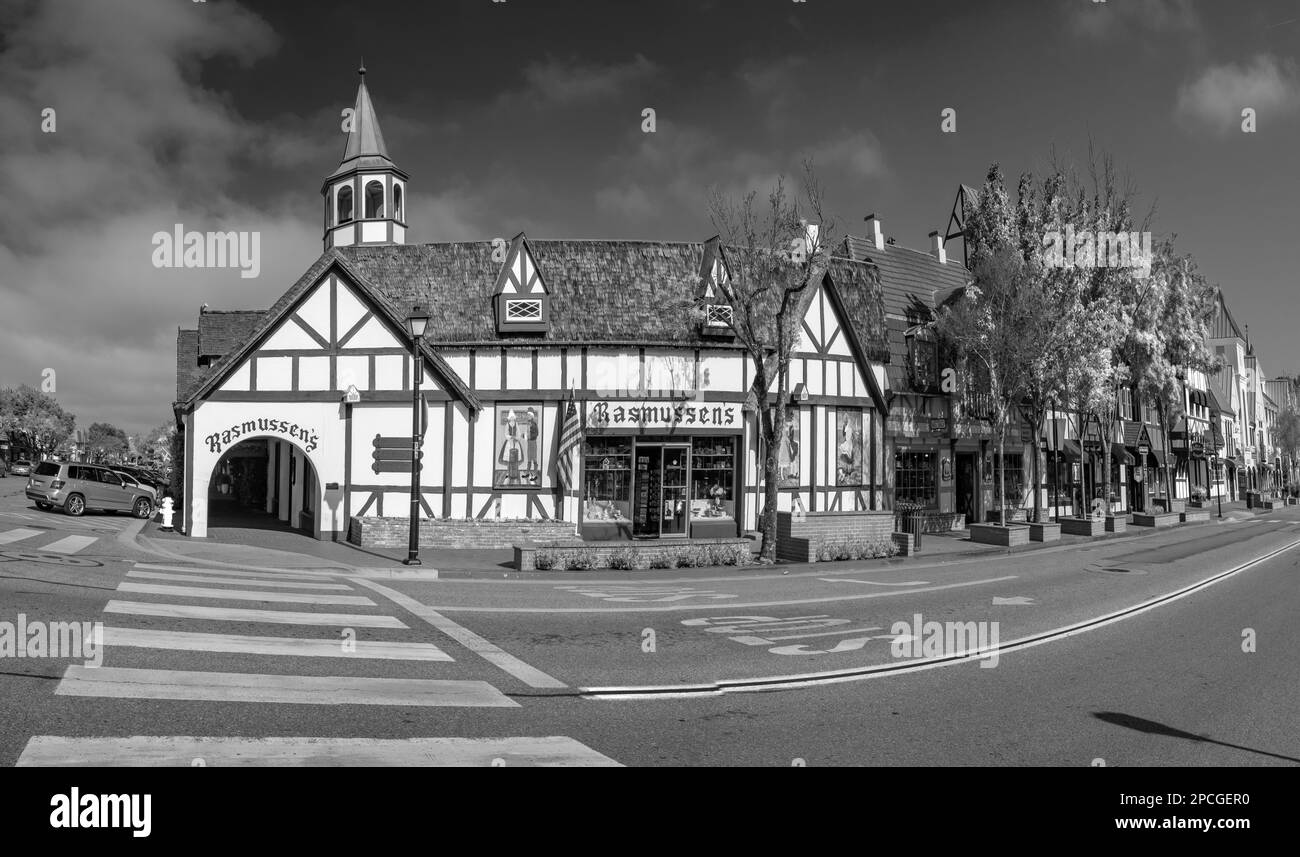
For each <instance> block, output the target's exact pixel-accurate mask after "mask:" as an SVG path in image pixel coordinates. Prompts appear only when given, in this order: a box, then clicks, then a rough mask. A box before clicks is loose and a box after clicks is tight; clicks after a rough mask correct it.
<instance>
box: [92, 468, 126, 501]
mask: <svg viewBox="0 0 1300 857" xmlns="http://www.w3.org/2000/svg"><path fill="white" fill-rule="evenodd" d="M96 475H98V476H99V488H98V492H97V497H98V498H99V499H98V500H97V501H95V502H94V503H91V505H96V506H99V507H100V508H101V509H113V510H115V511H121V510H124V509H130V508H131V501H132V500H133V499H134V495H132V493H131V491H130V489H128V488H127V487H126V486H125V485H124V484H122V478H121V477H120V476H118V475H117V474H116V473H114V472H113V471H111V470H105V469H103V468H98V469H97V470H96Z"/></svg>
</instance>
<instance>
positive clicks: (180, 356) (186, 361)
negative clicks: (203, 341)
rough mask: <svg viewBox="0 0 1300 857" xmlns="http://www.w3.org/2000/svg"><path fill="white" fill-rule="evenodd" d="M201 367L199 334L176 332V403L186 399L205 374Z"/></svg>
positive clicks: (189, 331)
mask: <svg viewBox="0 0 1300 857" xmlns="http://www.w3.org/2000/svg"><path fill="white" fill-rule="evenodd" d="M205 371H206V370H205V369H204V368H202V367H200V366H199V332H198V331H197V330H184V329H181V328H178V329H177V330H176V401H180V400H181V399H184V398H185V396H186V395H188V394H189V391H190V390H191V389H193V387H194V386H195V384H196V383H197V382H198V380H199V378H201V377H202V376H203V374H204V373H205Z"/></svg>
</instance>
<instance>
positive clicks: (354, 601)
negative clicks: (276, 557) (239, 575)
mask: <svg viewBox="0 0 1300 857" xmlns="http://www.w3.org/2000/svg"><path fill="white" fill-rule="evenodd" d="M117 590H118V591H119V592H140V593H145V594H148V595H170V596H171V597H173V598H215V599H218V600H222V601H284V602H287V603H291V604H347V605H350V606H352V607H374V606H375V602H373V601H371V600H370V599H369V598H367V597H366V596H364V595H315V594H312V593H309V592H259V591H258V590H255V589H208V588H205V587H200V586H168V585H166V584H164V583H129V582H123V583H120V584H118V587H117Z"/></svg>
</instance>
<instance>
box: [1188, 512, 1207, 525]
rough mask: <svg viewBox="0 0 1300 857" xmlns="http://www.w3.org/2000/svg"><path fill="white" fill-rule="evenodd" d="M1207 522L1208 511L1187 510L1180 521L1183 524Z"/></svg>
mask: <svg viewBox="0 0 1300 857" xmlns="http://www.w3.org/2000/svg"><path fill="white" fill-rule="evenodd" d="M1208 520H1210V510H1209V509H1188V510H1187V511H1186V512H1183V514H1182V521H1183V523H1184V524H1187V523H1192V522H1196V521H1208Z"/></svg>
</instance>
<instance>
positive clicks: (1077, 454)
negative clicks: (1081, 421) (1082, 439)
mask: <svg viewBox="0 0 1300 857" xmlns="http://www.w3.org/2000/svg"><path fill="white" fill-rule="evenodd" d="M1057 453H1058V454H1059V455H1060V456H1061V457H1062V458H1064V459H1066V460H1067V461H1082V460H1083V450H1082V449H1080V448H1079V442H1078V441H1077V440H1071V439H1070V438H1068V437H1067V438H1065V439H1064V440H1062V441H1061V448H1060V449H1059V450H1057Z"/></svg>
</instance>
